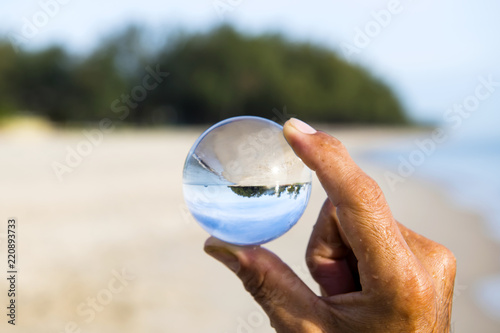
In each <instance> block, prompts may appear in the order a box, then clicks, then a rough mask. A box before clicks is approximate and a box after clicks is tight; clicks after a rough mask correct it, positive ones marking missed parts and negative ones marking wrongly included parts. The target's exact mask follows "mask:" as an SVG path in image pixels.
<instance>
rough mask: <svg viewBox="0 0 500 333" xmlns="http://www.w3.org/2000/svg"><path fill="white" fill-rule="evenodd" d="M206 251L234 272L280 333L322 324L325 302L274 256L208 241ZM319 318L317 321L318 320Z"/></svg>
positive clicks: (253, 247) (259, 248) (212, 240)
mask: <svg viewBox="0 0 500 333" xmlns="http://www.w3.org/2000/svg"><path fill="white" fill-rule="evenodd" d="M205 252H207V253H208V254H209V255H210V256H212V257H214V258H215V259H217V260H218V261H220V262H222V263H223V264H224V265H226V266H227V267H228V268H229V269H230V270H232V271H233V272H234V273H235V274H236V275H237V276H238V277H239V278H240V280H241V281H242V282H243V285H244V286H245V289H246V290H247V291H248V292H249V293H250V294H251V295H252V296H253V297H254V299H255V301H256V302H257V303H259V304H260V306H261V307H262V308H263V309H264V311H265V312H266V313H267V315H268V317H269V318H270V320H271V324H272V326H273V327H274V328H275V329H277V331H278V332H294V331H295V330H296V329H297V327H304V325H307V326H310V325H314V326H316V324H314V323H315V322H316V323H317V325H319V323H320V322H321V321H320V320H319V319H318V318H319V316H320V314H321V313H324V311H320V309H318V308H319V307H321V306H325V304H324V303H323V302H321V301H320V299H319V298H318V297H317V296H316V295H315V294H314V293H313V292H312V291H311V290H310V289H309V288H308V287H307V286H306V285H305V284H304V282H303V281H302V280H300V278H299V277H298V276H297V275H296V274H295V273H294V272H293V271H292V270H291V268H290V267H288V266H287V265H286V264H285V263H284V262H283V261H281V259H280V258H278V256H276V255H275V254H274V253H272V252H270V251H268V250H266V249H264V248H261V247H260V246H247V247H240V246H235V245H231V244H227V243H224V242H222V241H220V240H218V239H216V238H213V237H211V238H209V239H208V240H207V241H206V243H205ZM316 319H317V320H316Z"/></svg>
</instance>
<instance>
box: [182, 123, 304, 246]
mask: <svg viewBox="0 0 500 333" xmlns="http://www.w3.org/2000/svg"><path fill="white" fill-rule="evenodd" d="M311 177H312V176H311V170H309V168H308V167H307V166H306V165H305V164H304V163H303V162H302V160H300V159H299V158H298V157H297V156H296V155H295V153H294V152H293V150H292V149H291V148H290V146H289V145H288V143H287V142H286V140H285V138H284V136H283V127H282V126H280V125H279V124H277V123H275V122H273V121H270V120H267V119H264V118H260V117H252V116H243V117H235V118H230V119H226V120H224V121H221V122H219V123H217V124H215V125H213V126H212V127H210V128H209V129H208V130H207V131H205V132H204V133H203V134H202V135H201V136H200V137H199V138H198V140H196V142H195V143H194V145H193V147H192V148H191V150H190V151H189V154H188V156H187V158H186V162H185V165H184V174H183V192H184V199H185V201H186V204H187V207H188V209H189V210H190V212H191V214H192V215H193V216H194V218H195V219H196V220H197V221H198V222H199V224H200V225H201V226H202V227H203V229H205V230H206V231H207V232H208V233H209V234H210V235H212V236H214V237H216V238H218V239H221V240H223V241H225V242H228V243H232V244H236V245H258V244H263V243H266V242H269V241H271V240H273V239H275V238H277V237H279V236H281V235H283V234H284V233H285V232H287V231H288V230H289V229H290V228H291V227H293V226H294V225H295V223H297V221H298V220H299V218H300V217H301V216H302V214H303V213H304V210H305V208H306V206H307V202H308V201H309V196H310V194H311V179H312V178H311Z"/></svg>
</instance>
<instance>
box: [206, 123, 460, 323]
mask: <svg viewBox="0 0 500 333" xmlns="http://www.w3.org/2000/svg"><path fill="white" fill-rule="evenodd" d="M301 129H302V132H301V131H300V130H301ZM303 132H306V133H303ZM284 135H285V138H286V139H287V141H288V143H289V144H290V146H291V147H292V148H293V150H294V151H295V153H296V154H297V155H298V156H299V157H300V158H301V159H302V160H303V161H304V163H305V164H307V166H309V168H311V169H312V170H314V171H316V174H317V176H318V179H319V180H320V182H321V184H322V185H323V187H324V189H325V191H326V193H327V195H328V199H327V200H326V201H325V203H324V205H323V208H322V209H321V212H320V214H319V217H318V220H317V223H316V225H315V227H314V230H313V232H312V235H311V238H310V241H309V245H308V248H307V251H306V262H307V265H308V267H309V270H310V272H311V274H312V276H313V278H314V279H315V280H316V282H317V283H318V284H319V286H320V289H321V293H322V295H321V296H318V295H316V294H315V293H314V292H312V291H311V290H310V289H309V288H308V287H307V286H306V285H305V284H304V283H303V282H302V281H301V280H300V279H299V278H298V277H297V276H296V275H295V273H293V271H292V270H291V269H290V268H289V267H288V266H287V265H286V264H285V263H283V262H282V261H281V260H280V259H279V258H278V257H277V256H276V255H275V254H273V253H271V252H270V251H268V250H266V249H264V248H262V247H260V246H253V247H238V246H234V245H230V244H226V243H224V242H222V241H220V240H217V239H215V238H209V239H208V240H207V242H206V244H205V251H206V252H207V253H208V254H210V255H211V256H213V257H214V258H216V259H218V260H219V261H221V262H223V263H224V264H225V265H226V266H227V267H229V268H230V269H231V270H232V271H233V272H235V273H236V274H237V276H238V277H239V278H240V279H241V281H242V282H243V284H244V286H245V288H246V289H247V290H248V291H249V292H250V294H251V295H252V296H253V297H254V298H255V300H256V301H257V302H258V303H259V304H260V305H261V306H262V308H263V309H264V311H265V312H266V313H267V315H268V316H269V318H270V320H271V324H272V326H273V327H274V328H275V329H276V331H277V332H280V333H281V332H283V333H285V332H286V333H290V332H329V333H341V332H342V333H344V332H357V333H360V332H370V333H377V332H384V333H387V332H439V333H442V332H449V328H450V316H451V306H452V296H453V285H454V279H455V270H456V263H455V258H454V256H453V254H452V253H451V252H450V251H449V250H448V249H446V248H445V247H444V246H442V245H440V244H437V243H435V242H433V241H431V240H429V239H426V238H425V237H423V236H420V235H418V234H416V233H415V232H413V231H411V230H409V229H407V228H406V227H404V226H403V225H402V224H400V223H398V222H397V221H396V220H395V219H394V217H393V216H392V214H391V211H390V209H389V207H388V205H387V203H386V200H385V198H384V195H383V193H382V191H381V190H380V188H379V186H378V185H377V183H376V182H375V181H374V180H373V179H371V178H370V177H368V176H367V175H366V174H365V173H364V172H363V171H362V170H361V169H360V168H359V167H358V166H357V165H356V164H355V163H354V162H353V161H352V159H351V158H350V156H349V154H348V153H347V151H346V149H345V148H344V146H343V145H342V144H341V143H340V142H339V141H338V140H337V139H335V138H333V137H331V136H329V135H327V134H325V133H322V132H315V131H314V130H313V129H312V128H309V127H307V125H305V124H304V123H300V122H298V121H296V120H292V121H288V122H287V123H286V124H285V126H284Z"/></svg>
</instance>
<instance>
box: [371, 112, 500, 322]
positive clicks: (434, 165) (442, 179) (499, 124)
mask: <svg viewBox="0 0 500 333" xmlns="http://www.w3.org/2000/svg"><path fill="white" fill-rule="evenodd" d="M436 129H437V130H439V131H441V132H440V133H441V136H440V137H439V138H440V139H439V141H440V142H437V141H436V140H434V139H433V137H432V134H429V133H428V134H424V135H421V136H419V137H418V138H415V137H411V138H410V137H408V139H407V140H402V141H400V142H397V143H394V145H389V146H386V147H382V148H381V149H380V150H378V151H374V152H370V153H369V155H368V156H366V157H367V158H369V159H370V160H371V161H373V162H374V163H376V164H379V165H381V166H383V167H384V168H387V169H388V170H392V171H393V172H394V174H395V175H398V176H400V175H401V171H402V172H403V175H404V176H406V177H411V178H412V179H424V180H429V181H431V182H433V183H435V184H437V185H439V186H441V187H442V188H443V189H444V190H445V191H446V193H447V195H448V196H449V197H450V198H451V199H452V200H454V201H455V202H456V203H457V204H458V205H460V206H461V207H464V208H465V209H468V210H471V211H474V212H476V213H478V214H480V215H482V216H483V218H484V220H485V222H486V226H485V229H484V230H485V235H486V236H488V237H491V238H493V239H494V240H496V241H497V242H499V243H500V104H499V105H496V107H494V106H491V107H490V108H489V109H488V110H486V111H484V112H483V113H482V114H472V115H470V118H467V119H463V121H462V122H460V123H459V122H455V123H454V124H453V125H451V124H446V123H442V124H440V125H439V126H437V127H436ZM431 140H432V141H431ZM417 142H419V143H417ZM433 143H434V146H433ZM402 165H404V166H403V167H402ZM478 260H480V258H478ZM498 260H499V261H500V253H499V255H498ZM472 292H473V294H474V297H475V298H476V300H477V303H478V304H479V306H480V307H481V308H482V309H483V310H484V312H485V313H487V314H489V315H490V316H492V317H494V318H497V319H500V274H499V275H497V276H488V277H485V278H484V279H483V280H481V281H479V283H478V285H477V286H472Z"/></svg>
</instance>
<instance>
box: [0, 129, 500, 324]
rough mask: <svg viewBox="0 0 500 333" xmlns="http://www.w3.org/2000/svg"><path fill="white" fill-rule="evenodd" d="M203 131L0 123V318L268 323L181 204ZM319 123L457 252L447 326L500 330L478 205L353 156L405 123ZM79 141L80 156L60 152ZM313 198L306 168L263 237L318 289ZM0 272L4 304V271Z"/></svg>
mask: <svg viewBox="0 0 500 333" xmlns="http://www.w3.org/2000/svg"><path fill="white" fill-rule="evenodd" d="M202 130H203V128H189V129H158V130H153V131H114V132H110V133H105V134H103V136H102V137H99V135H97V134H96V133H95V132H92V128H88V129H87V134H88V135H87V136H86V135H85V134H84V133H83V132H82V130H72V131H55V130H44V131H35V132H31V131H29V132H19V131H15V130H9V131H4V132H0V151H1V154H0V168H1V169H0V170H1V172H0V258H3V259H2V261H0V267H1V270H2V271H3V273H4V274H6V271H7V262H6V259H5V258H6V250H7V247H6V246H7V245H6V229H7V220H8V219H9V218H12V217H14V218H16V219H17V223H18V229H17V233H18V234H17V236H18V256H19V257H18V262H17V265H18V284H17V287H16V288H17V291H18V293H17V297H16V302H17V303H16V304H17V317H16V326H15V327H13V326H12V325H9V324H7V319H6V316H5V314H3V315H2V316H1V318H3V319H2V320H1V322H0V331H1V332H14V331H15V332H41V333H43V332H52V333H54V332H58V333H62V332H65V333H66V332H86V333H93V332H96V333H97V332H108V333H114V332H117V333H118V332H120V333H126V332H151V333H154V332H179V333H191V332H193V333H201V332H202V333H233V332H234V333H236V332H245V333H250V332H254V333H261V332H273V330H272V329H271V328H270V326H269V322H268V320H267V318H266V317H265V316H264V315H263V313H262V311H261V310H260V309H259V308H258V307H257V305H256V304H255V303H254V302H253V300H252V299H251V297H250V296H249V295H248V294H247V293H246V292H245V290H244V289H243V287H242V285H241V283H240V281H239V280H238V279H237V278H235V277H234V276H233V274H232V273H231V272H229V270H227V269H226V268H225V267H223V266H222V265H221V264H220V263H218V262H216V261H215V260H213V259H212V258H210V257H209V256H207V255H206V254H205V253H204V252H203V250H202V248H203V243H204V241H205V239H206V238H207V237H208V235H207V234H206V233H205V232H204V231H203V230H202V229H201V228H200V227H199V226H198V225H197V224H196V222H195V221H194V220H193V219H192V217H191V216H190V215H189V213H188V211H187V208H186V206H185V205H184V202H183V197H182V168H183V164H184V159H185V156H186V154H187V152H188V150H189V148H190V147H191V145H192V144H193V142H194V141H195V139H196V138H197V137H198V136H199V135H200V134H201V132H202ZM328 132H330V133H331V134H334V135H336V136H337V137H338V138H339V139H340V140H341V141H343V142H344V144H345V145H346V146H347V148H348V149H349V151H350V152H351V154H352V155H353V157H354V158H355V160H356V161H357V162H358V163H359V164H360V166H361V167H362V168H363V169H364V170H365V171H366V172H367V173H368V174H369V175H371V176H372V177H373V178H374V179H376V180H377V181H378V182H379V184H380V186H381V187H382V188H383V189H384V192H385V194H386V197H387V200H388V202H389V204H390V206H391V208H392V210H393V213H394V215H395V217H396V218H397V219H398V220H399V221H400V222H401V223H403V224H405V225H406V226H408V227H409V228H411V229H413V230H415V231H417V232H419V233H421V234H423V235H424V236H426V237H428V238H431V239H433V240H435V241H437V242H439V243H442V244H444V245H445V246H447V247H448V248H450V249H451V250H452V251H453V252H454V253H455V256H456V257H457V261H458V274H457V279H456V293H455V297H454V299H455V300H454V306H453V318H452V322H453V332H456V333H461V332H464V333H466V332H481V333H490V332H491V333H494V332H498V331H499V330H500V321H497V320H495V319H493V318H490V317H488V316H487V315H486V314H485V312H484V311H483V310H482V309H481V307H480V306H479V305H478V303H477V298H476V297H475V290H476V288H477V283H478V282H479V281H480V280H481V279H482V278H483V277H485V276H489V275H493V274H498V273H499V272H500V267H499V266H500V265H499V263H500V261H499V260H498V253H499V248H498V246H497V244H496V243H494V242H493V241H491V240H490V239H489V238H488V237H487V236H486V234H485V229H484V225H483V221H482V217H481V216H480V215H479V214H477V213H476V212H470V211H466V210H464V209H463V208H462V207H458V206H457V205H455V204H454V203H453V202H452V201H451V200H450V199H449V198H448V197H447V196H446V194H445V192H443V191H442V189H440V188H439V187H438V186H437V185H436V184H432V183H426V182H425V181H422V180H419V179H413V178H410V179H408V180H407V181H406V182H405V183H404V184H402V185H401V186H399V187H398V188H397V190H395V191H392V190H391V189H390V187H389V186H388V184H387V181H386V180H385V178H384V170H383V169H382V168H380V166H377V165H374V164H373V163H372V162H370V161H369V160H367V159H365V158H363V156H364V155H363V153H365V152H366V151H369V150H370V149H373V148H374V147H378V148H380V147H381V146H382V147H383V145H385V144H388V143H390V142H395V141H397V140H399V139H400V138H402V137H408V136H412V135H415V133H417V132H416V130H408V129H386V128H344V129H343V128H337V129H329V130H328ZM89 133H90V134H89ZM89 137H90V138H93V139H94V140H92V139H89ZM82 142H87V143H86V144H85V143H82ZM79 148H80V149H81V150H83V151H85V154H86V156H81V158H80V159H78V158H77V157H75V156H73V157H68V154H69V155H71V154H72V153H71V151H76V150H78V149H79ZM68 158H69V159H70V160H69V161H70V162H71V163H70V164H71V166H68V163H67V159H68ZM58 165H59V166H58ZM60 165H66V166H67V168H66V169H64V168H63V169H61V166H60ZM54 166H56V167H54ZM57 166H58V167H57ZM324 199H325V194H324V192H323V190H322V188H321V186H320V185H319V183H318V181H317V180H316V179H315V181H314V183H313V192H312V195H311V200H310V203H309V206H308V208H307V210H306V212H305V214H304V216H303V217H302V219H301V220H300V221H299V222H298V224H297V225H296V226H295V227H294V228H293V229H292V230H291V231H290V232H289V233H287V234H286V235H284V236H283V237H281V238H279V239H278V240H276V241H273V242H271V243H269V244H267V245H266V247H267V248H270V249H271V250H273V251H274V252H276V253H277V254H278V255H279V256H280V257H282V258H283V260H284V261H285V262H287V263H288V264H289V265H290V266H291V267H292V268H293V269H294V270H295V271H296V272H297V274H298V275H299V276H301V277H302V278H303V279H304V280H305V281H306V282H307V283H308V284H309V285H310V286H311V288H312V289H313V290H315V291H317V289H318V288H317V287H316V286H315V283H314V281H312V279H311V278H310V277H309V275H308V272H307V268H306V265H305V261H304V253H305V248H306V245H307V242H308V239H309V235H310V231H311V228H312V226H313V225H314V223H315V220H316V217H317V214H318V212H319V208H320V206H321V205H322V202H323V201H324ZM1 281H2V282H1V283H0V302H1V304H2V308H3V309H5V305H6V304H8V303H7V302H8V301H9V300H8V297H7V290H8V284H7V281H6V279H5V278H2V279H1ZM5 311H6V310H4V312H5Z"/></svg>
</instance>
